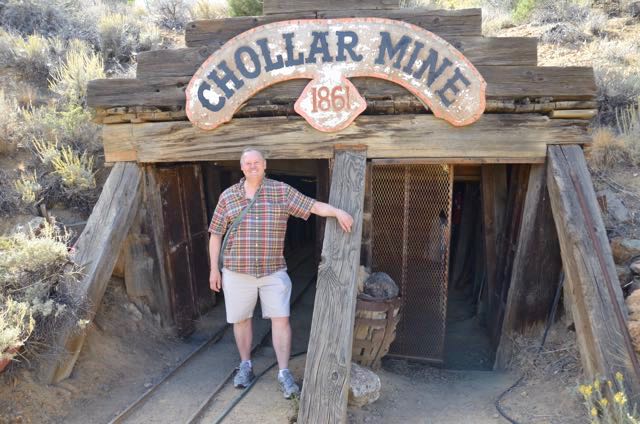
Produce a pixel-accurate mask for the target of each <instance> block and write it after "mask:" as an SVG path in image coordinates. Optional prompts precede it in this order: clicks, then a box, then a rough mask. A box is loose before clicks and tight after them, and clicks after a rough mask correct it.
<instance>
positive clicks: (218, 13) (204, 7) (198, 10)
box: [190, 0, 230, 21]
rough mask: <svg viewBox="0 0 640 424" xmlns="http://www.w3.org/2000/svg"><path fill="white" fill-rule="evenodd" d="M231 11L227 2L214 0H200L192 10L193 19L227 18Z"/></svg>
mask: <svg viewBox="0 0 640 424" xmlns="http://www.w3.org/2000/svg"><path fill="white" fill-rule="evenodd" d="M229 13H230V11H229V6H228V5H227V4H226V3H224V2H220V1H212V0H198V1H197V2H196V3H195V4H194V5H193V6H192V7H191V11H190V15H191V20H193V21H197V20H205V19H221V18H226V17H228V16H229Z"/></svg>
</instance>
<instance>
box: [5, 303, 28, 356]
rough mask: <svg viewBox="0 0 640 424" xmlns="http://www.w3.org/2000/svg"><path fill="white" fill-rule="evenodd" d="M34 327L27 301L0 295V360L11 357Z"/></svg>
mask: <svg viewBox="0 0 640 424" xmlns="http://www.w3.org/2000/svg"><path fill="white" fill-rule="evenodd" d="M34 327H35V320H34V319H33V316H32V315H31V311H30V308H29V304H28V303H26V302H16V301H15V300H13V299H12V298H11V297H9V298H7V299H2V297H0V361H4V360H7V359H13V358H14V356H15V354H16V353H17V349H19V348H21V347H22V346H23V345H24V342H26V341H27V339H28V338H29V336H30V335H31V333H32V332H33V328H34Z"/></svg>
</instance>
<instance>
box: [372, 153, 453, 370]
mask: <svg viewBox="0 0 640 424" xmlns="http://www.w3.org/2000/svg"><path fill="white" fill-rule="evenodd" d="M452 188H453V172H452V167H451V166H449V165H444V164H435V165H434V164H394V163H388V162H387V161H373V163H372V166H371V199H372V200H371V211H372V240H371V243H372V258H371V260H372V261H371V265H372V270H373V271H384V272H386V273H388V274H389V275H390V276H391V277H392V278H393V279H394V280H395V281H396V283H397V284H398V286H399V288H400V296H401V299H402V320H401V321H400V323H399V324H398V328H397V330H396V340H395V341H394V343H393V344H392V345H391V349H390V351H389V353H390V355H395V356H398V357H403V358H408V359H416V360H421V361H427V362H433V363H439V364H441V363H443V360H444V346H445V323H446V320H445V318H446V309H447V282H448V274H449V272H448V264H449V241H450V234H451V200H452Z"/></svg>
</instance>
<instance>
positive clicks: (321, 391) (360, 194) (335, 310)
mask: <svg viewBox="0 0 640 424" xmlns="http://www.w3.org/2000/svg"><path fill="white" fill-rule="evenodd" d="M366 159H367V155H366V151H364V150H359V151H356V150H351V151H350V150H342V151H337V152H336V157H335V162H334V166H333V176H332V179H331V191H330V194H329V203H330V204H331V205H333V206H335V207H338V208H340V209H343V210H345V211H347V212H348V213H350V214H351V215H352V216H353V219H354V223H353V227H352V229H351V233H344V232H343V231H342V229H341V228H340V226H339V225H338V223H337V221H336V220H335V219H330V220H328V221H327V223H326V228H325V234H324V243H323V246H322V262H321V263H320V267H319V269H318V283H317V289H316V299H315V304H314V307H313V321H312V323H311V335H310V338H309V348H308V349H307V363H306V366H305V372H304V385H303V387H302V395H301V398H300V412H299V414H298V422H299V423H301V424H308V423H323V424H330V423H346V421H347V397H348V394H349V374H350V369H351V344H352V341H353V340H352V339H353V324H354V319H355V307H356V295H357V281H356V276H357V274H358V266H359V265H360V244H361V237H362V213H363V203H364V186H365V168H366Z"/></svg>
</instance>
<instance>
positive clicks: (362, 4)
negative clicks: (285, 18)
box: [262, 0, 400, 15]
mask: <svg viewBox="0 0 640 424" xmlns="http://www.w3.org/2000/svg"><path fill="white" fill-rule="evenodd" d="M399 7H400V0H351V1H349V2H345V1H343V0H265V1H264V3H263V8H262V13H264V14H265V15H271V14H274V13H290V12H300V11H315V10H329V9H347V10H353V9H394V8H399Z"/></svg>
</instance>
